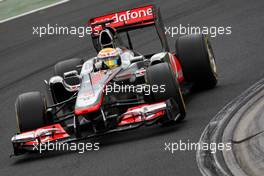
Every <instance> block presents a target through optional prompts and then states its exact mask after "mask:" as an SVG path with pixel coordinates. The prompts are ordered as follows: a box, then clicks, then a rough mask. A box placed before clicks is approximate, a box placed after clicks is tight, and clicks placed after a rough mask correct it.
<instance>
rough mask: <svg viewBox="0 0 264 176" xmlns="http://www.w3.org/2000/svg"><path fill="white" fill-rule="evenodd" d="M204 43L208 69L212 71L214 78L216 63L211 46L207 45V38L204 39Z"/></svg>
mask: <svg viewBox="0 0 264 176" xmlns="http://www.w3.org/2000/svg"><path fill="white" fill-rule="evenodd" d="M205 43H206V50H207V53H208V57H209V62H210V67H211V69H212V71H213V74H214V76H215V77H217V68H216V63H215V57H214V53H213V49H212V46H211V44H210V43H209V41H208V38H207V37H206V38H205Z"/></svg>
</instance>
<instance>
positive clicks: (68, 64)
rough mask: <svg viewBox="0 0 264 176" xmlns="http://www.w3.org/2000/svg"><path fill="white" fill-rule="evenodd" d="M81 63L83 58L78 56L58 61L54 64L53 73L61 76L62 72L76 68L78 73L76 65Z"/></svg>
mask: <svg viewBox="0 0 264 176" xmlns="http://www.w3.org/2000/svg"><path fill="white" fill-rule="evenodd" d="M82 64H83V60H82V59H79V58H73V59H68V60H65V61H61V62H58V63H57V64H56V65H55V66H54V75H57V76H61V77H63V74H64V73H66V72H69V71H72V70H77V71H78V73H80V70H78V68H77V66H78V65H82Z"/></svg>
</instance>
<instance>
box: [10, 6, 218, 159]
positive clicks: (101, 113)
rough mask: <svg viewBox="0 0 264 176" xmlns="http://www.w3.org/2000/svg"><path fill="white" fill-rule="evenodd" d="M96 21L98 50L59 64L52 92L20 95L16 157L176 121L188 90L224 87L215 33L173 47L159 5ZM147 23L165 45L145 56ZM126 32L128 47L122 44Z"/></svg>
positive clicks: (182, 115)
mask: <svg viewBox="0 0 264 176" xmlns="http://www.w3.org/2000/svg"><path fill="white" fill-rule="evenodd" d="M89 24H90V26H91V28H92V31H93V33H92V41H93V44H94V47H95V49H96V51H97V52H98V55H97V56H96V57H93V58H90V59H78V58H74V59H69V60H65V61H61V62H59V63H57V64H56V65H55V66H54V76H52V77H51V78H50V79H49V80H48V81H46V86H47V92H48V94H47V95H48V96H45V97H44V96H43V95H42V94H41V93H40V92H29V93H23V94H21V95H19V96H18V98H17V101H16V103H15V107H16V115H17V124H18V127H19V131H18V133H17V134H16V135H14V136H13V137H12V139H11V141H12V144H13V148H14V154H15V155H19V154H23V153H26V152H29V151H32V150H33V146H36V145H39V144H43V143H47V142H62V143H64V142H65V143H66V142H73V141H78V140H83V139H88V138H92V137H95V136H98V135H105V134H109V133H114V132H119V131H124V130H130V129H135V128H138V127H141V126H149V125H154V124H161V125H169V124H175V123H176V122H180V121H182V120H183V119H184V118H185V114H186V109H185V103H184V98H183V95H184V94H186V93H188V92H190V91H191V90H193V89H197V88H198V89H201V88H202V89H208V88H213V87H215V86H216V84H217V71H216V64H215V58H214V54H213V50H212V47H211V45H210V42H209V40H208V38H207V37H206V36H204V35H200V34H199V35H186V36H181V37H179V38H178V39H177V41H176V45H175V52H170V51H169V47H168V43H167V39H166V36H165V32H164V26H163V23H162V19H161V15H160V11H159V9H158V8H156V7H155V6H153V5H147V6H142V7H137V8H133V9H129V10H124V11H119V12H114V13H111V14H107V15H104V16H100V17H96V18H92V19H91V20H90V21H89ZM147 27H154V29H156V33H157V35H158V37H159V39H160V43H161V46H162V48H161V50H160V51H157V52H156V53H151V54H140V53H138V52H137V51H135V50H134V49H133V44H132V40H131V37H130V32H131V31H134V30H138V29H140V30H142V29H143V28H144V29H145V28H147ZM121 34H125V36H126V39H127V41H128V42H127V43H128V46H124V45H122V43H123V42H121V39H120V35H121ZM123 36H124V35H123ZM146 37H147V36H146ZM47 102H49V103H47ZM50 102H52V104H51V103H50ZM47 104H48V105H47Z"/></svg>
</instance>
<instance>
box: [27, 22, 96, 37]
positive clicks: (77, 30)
mask: <svg viewBox="0 0 264 176" xmlns="http://www.w3.org/2000/svg"><path fill="white" fill-rule="evenodd" d="M32 30H33V32H32V34H33V35H36V36H38V37H43V36H46V35H75V36H77V37H80V38H83V37H85V36H87V35H91V34H92V33H94V34H95V33H99V32H98V31H96V29H94V30H93V31H92V28H91V27H90V26H78V27H76V26H59V25H58V24H55V25H51V24H47V25H46V26H33V27H32Z"/></svg>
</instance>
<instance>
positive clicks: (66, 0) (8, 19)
mask: <svg viewBox="0 0 264 176" xmlns="http://www.w3.org/2000/svg"><path fill="white" fill-rule="evenodd" d="M68 1H70V0H62V1H59V2H56V3H53V4H50V5H47V6H44V7H40V8H38V9H34V10H31V11H28V12H25V13H22V14H20V15H17V16H13V17H10V18H7V19H4V20H1V21H0V24H1V23H4V22H7V21H10V20H13V19H16V18H19V17H22V16H26V15H28V14H31V13H35V12H37V11H40V10H44V9H47V8H50V7H54V6H56V5H59V4H63V3H66V2H68ZM0 2H1V0H0Z"/></svg>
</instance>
